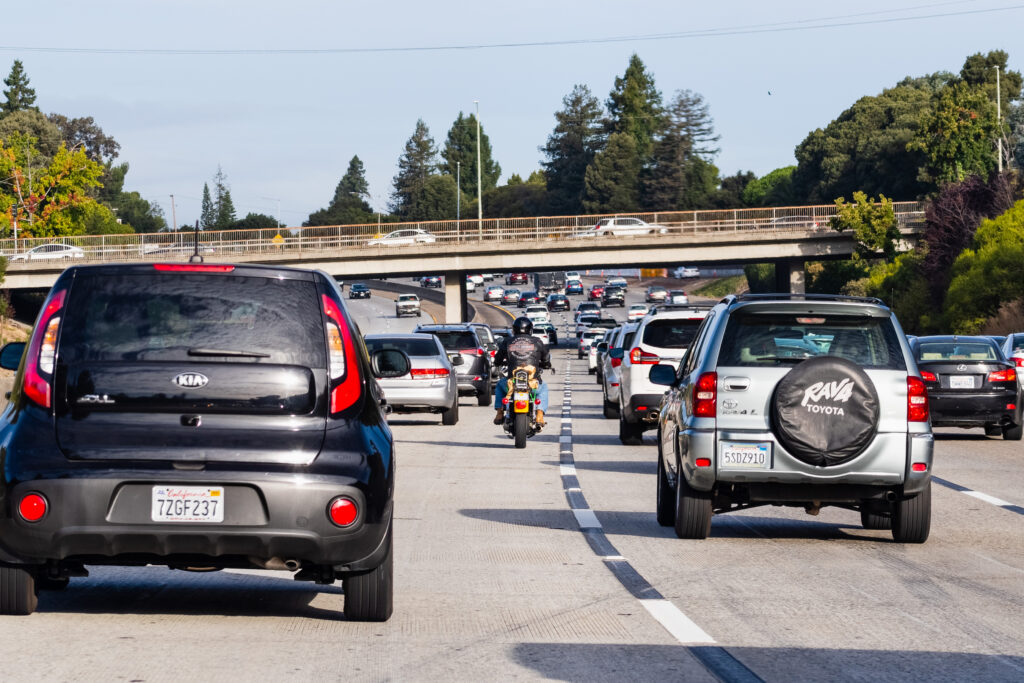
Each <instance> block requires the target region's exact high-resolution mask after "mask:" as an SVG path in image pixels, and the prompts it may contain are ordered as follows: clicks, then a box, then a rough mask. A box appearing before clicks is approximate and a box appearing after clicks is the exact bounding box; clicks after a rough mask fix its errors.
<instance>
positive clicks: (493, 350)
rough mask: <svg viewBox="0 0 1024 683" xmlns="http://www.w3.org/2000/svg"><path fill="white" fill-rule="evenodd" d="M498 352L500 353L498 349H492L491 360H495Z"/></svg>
mask: <svg viewBox="0 0 1024 683" xmlns="http://www.w3.org/2000/svg"><path fill="white" fill-rule="evenodd" d="M497 352H498V349H491V351H490V355H491V358H494V354H496V353H497Z"/></svg>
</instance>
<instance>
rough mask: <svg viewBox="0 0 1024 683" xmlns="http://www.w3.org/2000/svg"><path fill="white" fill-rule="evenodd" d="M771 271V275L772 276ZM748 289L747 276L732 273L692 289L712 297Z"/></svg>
mask: <svg viewBox="0 0 1024 683" xmlns="http://www.w3.org/2000/svg"><path fill="white" fill-rule="evenodd" d="M774 275H775V274H774V273H772V277H774ZM746 289H748V285H747V276H746V275H733V276H732V277H723V278H719V279H717V280H714V281H712V282H709V283H708V284H706V285H704V286H703V287H701V288H699V289H697V290H696V291H694V294H696V295H697V296H706V297H710V298H713V299H721V298H722V297H724V296H726V295H727V294H738V293H740V292H743V291H745V290H746Z"/></svg>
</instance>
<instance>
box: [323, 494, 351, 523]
mask: <svg viewBox="0 0 1024 683" xmlns="http://www.w3.org/2000/svg"><path fill="white" fill-rule="evenodd" d="M327 516H328V517H329V518H330V520H331V522H333V523H334V524H336V525H337V526H352V524H353V523H354V522H355V521H356V519H357V518H358V517H359V508H358V507H356V504H355V503H354V502H352V501H351V500H349V499H348V498H335V499H334V500H332V501H331V504H330V506H329V507H328V508H327Z"/></svg>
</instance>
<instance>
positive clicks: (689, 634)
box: [640, 600, 715, 645]
mask: <svg viewBox="0 0 1024 683" xmlns="http://www.w3.org/2000/svg"><path fill="white" fill-rule="evenodd" d="M640 604H641V605H643V606H644V609H646V610H647V611H648V612H650V613H651V616H652V617H654V618H655V619H656V620H657V621H658V623H659V624H661V625H662V626H664V627H665V630H666V631H668V632H669V633H671V634H672V636H673V637H674V638H675V639H676V640H678V641H679V642H680V643H682V644H683V645H696V644H702V645H706V644H710V643H714V642H715V639H714V638H712V637H711V636H709V635H708V634H707V633H705V631H704V629H702V628H701V627H700V626H697V624H695V623H693V621H692V620H691V619H690V618H689V617H688V616H686V615H685V614H683V613H682V611H680V609H679V608H678V607H676V606H675V605H673V604H672V602H671V601H669V600H641V601H640Z"/></svg>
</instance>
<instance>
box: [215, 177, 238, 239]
mask: <svg viewBox="0 0 1024 683" xmlns="http://www.w3.org/2000/svg"><path fill="white" fill-rule="evenodd" d="M213 210H214V219H213V225H214V227H215V228H217V229H218V230H226V229H227V227H228V226H229V225H231V224H232V223H234V222H235V221H236V220H238V219H237V217H236V216H235V203H234V202H233V201H231V189H230V188H229V187H228V179H227V176H226V175H224V171H223V169H221V167H220V166H217V173H215V174H214V176H213Z"/></svg>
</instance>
